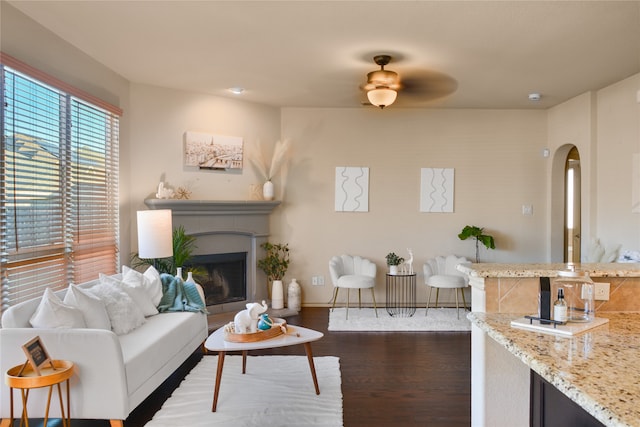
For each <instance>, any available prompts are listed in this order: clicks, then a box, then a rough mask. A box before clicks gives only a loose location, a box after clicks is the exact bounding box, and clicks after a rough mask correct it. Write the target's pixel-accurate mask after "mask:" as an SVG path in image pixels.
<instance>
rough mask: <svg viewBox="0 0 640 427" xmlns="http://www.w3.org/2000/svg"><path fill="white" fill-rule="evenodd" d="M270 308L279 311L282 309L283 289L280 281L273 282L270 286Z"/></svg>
mask: <svg viewBox="0 0 640 427" xmlns="http://www.w3.org/2000/svg"><path fill="white" fill-rule="evenodd" d="M271 308H273V309H274V310H280V309H283V308H284V289H283V287H282V280H274V281H273V283H272V285H271Z"/></svg>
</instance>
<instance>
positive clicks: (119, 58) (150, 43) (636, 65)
mask: <svg viewBox="0 0 640 427" xmlns="http://www.w3.org/2000/svg"><path fill="white" fill-rule="evenodd" d="M9 3H11V4H12V5H13V6H15V7H16V8H18V9H19V10H20V11H22V12H23V13H25V14H26V15H28V16H30V17H31V18H32V19H34V20H35V21H37V22H39V23H40V24H41V25H43V26H44V27H46V28H48V29H50V30H51V31H52V32H54V33H55V34H57V35H58V36H59V37H61V38H63V39H65V40H66V41H68V42H69V43H71V44H72V45H75V46H76V47H77V48H79V49H80V50H82V51H84V52H85V53H87V54H88V55H90V56H91V57H93V58H95V59H96V60H98V61H99V62H101V63H103V64H104V65H106V66H107V67H109V68H111V69H113V70H114V71H116V72H117V73H119V74H121V75H122V76H124V77H125V78H126V79H128V80H130V81H132V82H138V83H145V84H150V85H157V86H163V87H167V88H174V89H180V90H186V91H194V92H201V93H208V94H212V95H218V96H225V97H231V96H234V95H231V94H229V93H228V91H227V90H226V89H227V88H229V87H233V86H242V87H244V88H246V90H245V92H244V94H242V95H241V98H242V99H244V100H247V101H253V102H257V103H262V104H268V105H273V106H279V107H357V106H359V105H360V104H361V102H362V101H363V100H364V99H365V98H366V97H365V96H364V95H363V93H362V92H361V91H360V89H359V86H360V85H362V84H364V83H365V80H366V73H367V72H369V71H373V70H374V69H376V68H377V67H376V65H375V64H374V63H373V59H372V58H373V56H374V55H376V54H380V53H387V54H391V55H392V56H393V58H394V59H393V60H392V63H391V64H390V65H389V66H388V67H387V69H390V70H393V71H396V72H398V73H399V74H400V76H401V78H402V79H403V80H404V81H405V82H406V83H407V86H410V85H409V83H411V81H412V80H413V83H415V82H416V79H418V82H419V83H421V90H422V92H421V93H423V94H424V93H426V92H428V91H429V90H430V89H429V86H428V85H429V84H430V85H431V88H432V89H433V88H434V87H435V88H440V89H438V90H439V91H441V92H440V94H442V90H443V89H442V88H441V86H439V85H442V84H445V85H446V88H445V89H447V88H448V89H449V90H452V89H455V90H454V91H453V93H451V94H450V95H449V96H446V97H442V98H439V99H437V100H430V101H426V98H425V97H424V96H416V95H415V94H414V95H411V93H412V92H410V93H407V92H406V91H401V92H400V93H399V95H398V102H397V104H396V105H394V106H393V107H389V108H399V107H402V106H407V107H423V106H439V107H447V108H548V107H550V106H553V105H556V104H558V103H560V102H563V101H565V100H567V99H569V98H571V97H573V96H576V95H579V94H581V93H584V92H586V91H589V90H594V89H600V88H602V87H604V86H607V85H609V84H611V83H613V82H616V81H619V80H621V79H623V78H625V77H628V76H630V75H633V74H635V73H638V72H640V0H636V1H620V2H615V1H310V0H306V1H303V0H300V1H56V0H48V1H16V0H10V1H9ZM425 77H429V79H430V80H425ZM425 85H427V86H425ZM438 90H436V92H437V91H438ZM431 91H432V92H433V90H431ZM444 91H445V92H446V90H444ZM530 92H539V93H541V94H542V100H541V101H540V102H539V103H537V104H534V103H532V102H530V101H529V100H528V99H527V94H528V93H530Z"/></svg>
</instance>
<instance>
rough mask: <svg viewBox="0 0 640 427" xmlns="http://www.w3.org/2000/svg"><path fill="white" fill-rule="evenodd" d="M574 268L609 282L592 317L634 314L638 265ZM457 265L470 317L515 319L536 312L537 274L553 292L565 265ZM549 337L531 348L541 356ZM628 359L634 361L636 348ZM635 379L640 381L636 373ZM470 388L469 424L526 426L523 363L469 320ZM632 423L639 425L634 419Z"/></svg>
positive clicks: (638, 306) (638, 303) (639, 295)
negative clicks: (464, 277) (462, 276)
mask: <svg viewBox="0 0 640 427" xmlns="http://www.w3.org/2000/svg"><path fill="white" fill-rule="evenodd" d="M574 266H575V269H576V270H583V271H586V272H587V273H589V276H590V277H591V279H592V280H593V281H595V282H606V283H609V284H610V298H609V300H608V301H596V302H595V309H596V316H599V317H603V316H605V315H606V316H609V315H612V316H613V315H617V313H628V314H629V315H630V316H640V264H637V263H607V264H590V263H583V264H574ZM458 269H459V270H461V271H463V272H464V273H466V274H468V275H469V278H470V280H469V284H470V286H471V307H472V311H473V313H474V316H475V315H480V313H487V314H495V315H497V314H504V315H507V316H516V317H521V316H522V315H526V314H536V313H537V311H538V293H539V289H540V277H549V278H550V279H551V280H550V281H551V288H552V289H551V292H552V295H555V294H556V293H557V286H556V284H555V278H556V276H557V274H558V271H560V270H566V269H567V264H560V263H558V264H471V265H470V266H458ZM497 318H498V317H496V319H497ZM494 320H495V319H494ZM612 325H613V324H612ZM610 327H611V326H610ZM616 327H617V326H616ZM515 333H518V334H529V335H530V336H531V337H534V336H537V335H539V334H537V333H535V332H520V331H518V332H515ZM549 339H550V338H549V337H543V338H540V342H541V343H542V344H541V347H540V348H538V349H536V351H538V352H540V353H541V354H546V352H548V351H550V350H548V349H546V346H547V344H548V343H547V340H549ZM563 339H565V340H566V339H567V338H563ZM570 339H575V338H570ZM565 344H566V343H565ZM593 357H596V358H597V357H599V356H593ZM634 357H635V358H636V359H638V362H639V363H640V350H638V351H637V354H636V355H635V356H634ZM590 361H591V360H590ZM558 372H562V371H561V370H559V371H558ZM603 374H605V375H614V376H615V375H616V374H618V372H616V371H609V372H606V371H603ZM541 376H542V377H543V378H545V379H546V378H547V377H546V376H544V375H541ZM594 378H597V377H594ZM636 380H637V381H640V379H638V378H637V377H636ZM549 382H550V383H552V382H551V381H549ZM552 384H553V383H552ZM471 389H472V395H471V420H472V426H473V427H489V426H490V427H502V426H504V427H514V426H528V425H529V402H530V369H529V366H528V365H527V364H525V363H522V361H521V360H520V359H518V358H517V357H515V356H514V354H512V353H511V352H510V351H509V350H508V349H507V348H506V347H505V346H504V345H502V344H500V343H498V342H497V341H496V340H495V339H494V338H492V337H490V336H489V334H488V332H487V331H486V330H483V329H481V328H480V327H479V325H478V324H475V323H474V324H473V325H472V328H471ZM558 389H560V390H561V388H560V387H558ZM561 391H562V390H561ZM579 404H580V403H579ZM612 425H616V424H612ZM621 425H625V424H621ZM628 425H634V424H628ZM635 425H636V426H640V419H637V420H636V421H635Z"/></svg>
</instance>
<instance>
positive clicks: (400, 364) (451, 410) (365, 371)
mask: <svg viewBox="0 0 640 427" xmlns="http://www.w3.org/2000/svg"><path fill="white" fill-rule="evenodd" d="M383 310H384V309H383ZM328 319H329V309H327V308H316V307H305V308H303V310H302V312H301V313H300V314H299V315H297V316H293V317H289V318H287V322H288V323H290V324H292V325H300V326H305V327H308V328H311V329H316V330H318V331H321V332H323V333H324V334H325V336H324V338H322V339H321V340H320V341H317V342H314V343H313V344H312V348H313V355H314V356H338V357H339V358H340V371H341V374H342V394H343V413H344V425H345V427H359V426H367V427H382V426H384V427H387V426H403V427H411V426H428V427H439V426H442V427H445V426H446V427H457V426H464V427H468V426H470V425H471V334H470V333H469V332H402V333H397V332H328V331H327V326H328V321H329V320H328ZM250 354H251V355H258V354H265V355H266V354H292V355H304V347H303V346H294V347H284V348H278V349H273V350H260V351H254V352H251V353H250ZM202 357H203V355H202V354H201V353H200V352H197V353H195V354H194V355H193V356H192V357H191V358H190V359H189V360H187V361H186V362H185V363H184V364H183V366H182V367H181V368H180V369H179V370H178V371H176V373H174V374H173V375H172V376H171V377H170V378H169V379H167V381H166V382H165V383H164V384H163V385H162V386H161V387H160V388H159V389H158V390H156V391H155V392H154V393H153V394H152V395H151V396H149V398H147V399H146V400H145V401H144V402H143V403H142V404H141V405H140V406H139V407H138V408H136V409H135V410H134V411H133V412H132V413H131V415H130V416H129V418H127V420H126V421H125V423H124V425H125V427H141V426H144V424H145V423H146V422H147V421H149V420H150V419H151V417H153V414H154V413H155V412H156V411H158V410H159V409H160V407H161V406H162V403H163V402H164V401H165V400H166V399H167V398H168V397H169V396H170V395H171V393H172V392H173V390H174V389H175V388H176V387H177V386H178V385H179V383H180V381H181V380H182V379H183V378H184V376H185V375H186V374H187V373H188V372H189V371H190V370H191V368H193V366H195V364H197V363H198V361H199V360H200V359H201V358H202ZM204 357H207V356H204ZM213 376H214V373H212V387H213ZM222 386H223V387H224V376H223V381H222ZM321 392H322V390H321ZM16 425H18V424H17V423H16ZM49 425H51V426H59V425H61V424H58V423H51V422H50V423H49ZM72 425H73V426H74V427H107V426H109V423H108V422H107V421H90V420H82V421H79V420H74V421H73V422H72ZM177 427H178V426H177ZM233 427H240V426H233ZM283 427H284V426H283ZM295 427H303V426H295Z"/></svg>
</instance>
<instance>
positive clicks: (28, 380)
mask: <svg viewBox="0 0 640 427" xmlns="http://www.w3.org/2000/svg"><path fill="white" fill-rule="evenodd" d="M52 363H53V368H52V367H51V366H46V367H42V368H40V375H38V374H36V373H35V372H34V371H33V369H32V368H31V365H30V364H28V365H27V366H26V367H25V368H24V369H23V366H24V365H18V366H14V367H13V368H11V369H9V370H8V371H7V373H6V375H5V377H4V380H5V383H6V384H7V385H8V386H9V395H10V399H11V422H10V424H9V425H13V418H14V417H13V389H14V388H19V389H20V392H21V393H20V394H21V396H22V418H21V422H20V425H22V423H23V422H24V425H25V426H26V427H29V414H28V413H27V401H28V400H29V391H30V390H31V389H34V388H41V387H49V395H48V397H47V408H46V410H45V416H44V427H47V421H48V419H49V407H50V405H51V394H52V392H53V387H54V386H57V387H58V397H59V398H60V414H61V415H62V425H63V426H64V427H70V426H71V409H70V408H71V405H70V400H69V378H71V376H72V375H73V371H74V365H73V362H70V361H68V360H53V361H52ZM54 368H55V369H54ZM21 371H22V373H20V372H21ZM18 374H20V376H18ZM65 381H66V383H67V411H66V416H65V410H64V403H63V401H62V390H61V387H60V384H61V383H63V382H65ZM2 422H3V424H4V422H5V420H3V421H2Z"/></svg>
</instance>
